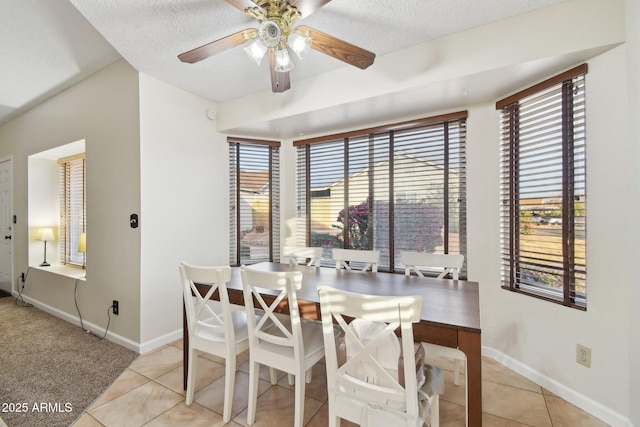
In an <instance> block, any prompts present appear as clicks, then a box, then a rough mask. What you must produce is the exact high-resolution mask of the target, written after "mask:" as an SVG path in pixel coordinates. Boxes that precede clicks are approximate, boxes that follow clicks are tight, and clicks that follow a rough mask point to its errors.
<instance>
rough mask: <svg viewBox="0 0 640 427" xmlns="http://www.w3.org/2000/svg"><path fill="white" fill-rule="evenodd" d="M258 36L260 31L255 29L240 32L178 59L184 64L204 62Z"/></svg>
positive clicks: (181, 55) (191, 51)
mask: <svg viewBox="0 0 640 427" xmlns="http://www.w3.org/2000/svg"><path fill="white" fill-rule="evenodd" d="M257 35H258V30H256V29H255V28H248V29H246V30H242V31H239V32H237V33H235V34H231V35H230V36H227V37H223V38H221V39H219V40H216V41H213V42H211V43H207V44H205V45H203V46H200V47H197V48H195V49H193V50H190V51H189V52H185V53H181V54H180V55H178V58H179V59H180V61H182V62H189V63H191V64H194V63H196V62H198V61H202V60H203V59H206V58H208V57H210V56H213V55H216V54H218V53H220V52H224V51H225V50H227V49H231V48H232V47H236V46H238V45H241V44H242V43H244V42H246V41H249V40H251V39H254V38H255V37H256V36H257Z"/></svg>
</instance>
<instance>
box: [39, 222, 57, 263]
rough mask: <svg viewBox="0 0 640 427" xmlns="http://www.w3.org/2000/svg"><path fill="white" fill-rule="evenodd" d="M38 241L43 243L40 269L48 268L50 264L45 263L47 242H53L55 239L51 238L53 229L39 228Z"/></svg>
mask: <svg viewBox="0 0 640 427" xmlns="http://www.w3.org/2000/svg"><path fill="white" fill-rule="evenodd" d="M38 240H42V241H43V242H44V261H42V264H40V267H49V266H50V265H51V264H49V263H48V262H47V242H50V241H52V240H55V237H54V236H53V228H49V227H47V228H41V229H40V237H39V238H38Z"/></svg>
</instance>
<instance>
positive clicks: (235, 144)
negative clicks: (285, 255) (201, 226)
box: [227, 137, 280, 266]
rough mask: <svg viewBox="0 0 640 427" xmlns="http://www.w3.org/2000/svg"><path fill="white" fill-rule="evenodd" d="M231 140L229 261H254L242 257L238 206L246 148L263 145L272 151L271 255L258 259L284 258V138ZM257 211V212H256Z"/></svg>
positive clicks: (270, 155) (256, 147) (228, 139)
mask: <svg viewBox="0 0 640 427" xmlns="http://www.w3.org/2000/svg"><path fill="white" fill-rule="evenodd" d="M227 143H228V144H229V263H230V265H232V266H239V265H241V264H252V263H253V262H247V260H246V259H245V260H243V258H242V245H241V236H242V230H241V225H242V214H243V211H242V210H241V209H238V207H239V206H241V205H242V204H241V194H242V190H241V182H240V181H241V179H239V177H240V173H241V170H240V168H241V163H242V148H243V147H247V148H248V147H251V148H252V149H260V148H261V147H264V148H265V149H266V150H267V153H268V162H267V163H268V181H267V185H268V186H269V195H268V200H269V207H268V223H269V247H268V257H267V259H258V260H256V261H255V262H262V261H270V262H279V260H280V142H279V141H269V140H259V139H250V138H238V137H228V138H227ZM252 215H253V213H252Z"/></svg>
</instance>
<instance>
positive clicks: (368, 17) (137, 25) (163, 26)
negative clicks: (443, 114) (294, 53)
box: [70, 0, 559, 101]
mask: <svg viewBox="0 0 640 427" xmlns="http://www.w3.org/2000/svg"><path fill="white" fill-rule="evenodd" d="M70 1H71V3H73V4H74V5H75V6H76V7H77V8H78V10H79V11H80V12H81V13H82V14H83V15H84V16H85V17H86V18H87V19H88V20H89V22H91V23H92V24H93V26H94V27H95V28H96V29H98V31H99V32H100V33H101V34H102V35H103V36H104V37H105V38H106V39H107V40H108V41H109V43H111V45H112V46H114V47H115V49H116V50H117V51H118V52H119V53H120V54H121V55H122V56H123V57H124V58H125V59H126V60H127V61H128V62H129V63H130V64H131V65H132V66H133V67H134V68H136V69H137V70H138V71H141V72H143V73H145V74H148V75H151V76H153V77H156V78H158V79H160V80H163V81H166V82H168V83H171V84H174V85H176V86H179V87H182V88H185V89H187V90H188V91H190V92H193V93H197V94H199V95H201V96H203V97H205V98H207V99H211V100H215V101H225V100H229V99H233V98H237V97H240V96H245V95H248V94H251V93H255V92H258V91H262V90H270V88H271V80H270V76H269V70H268V61H263V63H262V64H261V66H260V67H258V66H256V65H255V64H254V63H253V62H251V61H250V60H249V59H248V58H247V56H246V55H245V54H244V52H243V50H242V48H241V47H236V48H233V49H230V50H227V51H225V52H223V53H221V54H219V55H216V56H214V57H211V58H208V59H206V60H203V61H201V62H199V63H197V64H184V63H182V62H180V61H179V60H178V59H177V55H178V54H180V53H182V52H185V51H188V50H191V49H193V48H195V47H198V46H201V45H203V44H206V43H209V42H211V41H214V40H217V39H219V38H222V37H225V36H227V35H229V34H232V33H235V32H238V31H241V30H244V29H246V28H255V27H256V25H255V20H254V19H253V18H251V17H249V16H248V15H246V14H244V13H242V12H240V11H239V10H238V9H236V8H235V7H233V6H231V5H229V4H228V3H226V2H224V1H222V0H137V1H131V0H70ZM558 2H559V0H518V1H513V0H479V1H470V0H393V1H390V0H333V1H331V2H330V3H328V4H327V5H325V6H324V7H322V8H320V9H319V10H317V11H316V12H314V13H313V14H312V15H310V16H309V17H307V18H304V17H303V19H302V20H301V21H299V22H302V23H304V24H305V25H307V26H309V27H312V28H314V29H318V30H320V31H322V32H325V33H328V34H330V35H332V36H335V37H338V38H340V39H342V40H345V41H347V42H349V43H352V44H355V45H357V46H360V47H362V48H364V49H367V50H369V51H371V52H374V53H376V54H377V55H378V56H380V55H383V54H385V53H389V52H392V51H394V50H398V49H402V48H405V47H409V46H412V45H415V44H418V43H420V42H424V41H428V40H431V39H434V38H437V37H440V36H443V35H445V34H449V33H453V32H457V31H461V30H464V29H468V28H472V27H475V26H479V25H483V24H486V23H489V22H492V21H496V20H499V19H502V18H505V17H508V16H512V15H516V14H520V13H524V12H527V11H530V10H532V9H535V8H539V7H543V6H548V5H551V4H554V3H558ZM293 60H294V63H295V68H294V69H293V70H292V71H291V73H290V75H291V81H292V87H293V88H295V81H296V80H300V79H304V78H307V77H311V76H314V75H317V74H321V73H324V72H327V71H330V70H333V69H336V68H338V67H345V66H348V65H346V64H344V63H342V62H340V61H338V60H336V59H334V58H331V57H328V56H326V55H323V54H322V53H319V52H317V51H312V52H311V53H310V54H309V55H308V56H307V57H306V58H305V59H304V60H303V61H298V60H297V58H293Z"/></svg>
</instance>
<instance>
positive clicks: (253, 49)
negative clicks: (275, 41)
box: [243, 40, 267, 65]
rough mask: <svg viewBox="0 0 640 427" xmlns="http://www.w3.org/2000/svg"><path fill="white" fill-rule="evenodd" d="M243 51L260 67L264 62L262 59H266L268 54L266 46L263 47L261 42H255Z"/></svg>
mask: <svg viewBox="0 0 640 427" xmlns="http://www.w3.org/2000/svg"><path fill="white" fill-rule="evenodd" d="M243 50H244V52H245V53H246V54H247V56H248V57H249V58H251V59H253V60H254V61H255V62H256V64H258V65H260V63H261V62H262V58H264V55H265V54H266V53H267V48H266V46H265V45H263V44H262V42H261V41H260V40H256V41H254V42H253V43H251V44H250V45H249V46H247V47H245V48H244V49H243Z"/></svg>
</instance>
